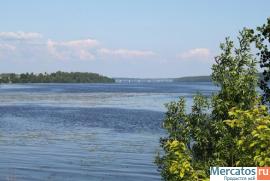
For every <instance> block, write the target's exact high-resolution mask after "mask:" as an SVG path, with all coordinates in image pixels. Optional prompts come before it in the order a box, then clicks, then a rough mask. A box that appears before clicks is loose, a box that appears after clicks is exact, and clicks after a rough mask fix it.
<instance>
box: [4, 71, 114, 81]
mask: <svg viewBox="0 0 270 181" xmlns="http://www.w3.org/2000/svg"><path fill="white" fill-rule="evenodd" d="M114 82H115V80H114V79H112V78H109V77H106V76H103V75H99V74H96V73H88V72H62V71H57V72H55V73H50V74H48V73H46V72H45V73H39V74H34V73H22V74H16V73H5V74H0V83H114Z"/></svg>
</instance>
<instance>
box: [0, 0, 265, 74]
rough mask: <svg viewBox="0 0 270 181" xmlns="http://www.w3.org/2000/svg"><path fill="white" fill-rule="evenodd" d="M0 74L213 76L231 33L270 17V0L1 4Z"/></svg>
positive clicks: (12, 1) (78, 0) (64, 0)
mask: <svg viewBox="0 0 270 181" xmlns="http://www.w3.org/2000/svg"><path fill="white" fill-rule="evenodd" d="M0 3H1V5H0V17H1V26H0V72H18V73H20V72H45V71H46V72H53V71H57V70H62V71H88V72H97V73H100V74H104V75H108V76H113V77H150V78H153V77H181V76H189V75H207V74H210V73H211V65H212V64H213V62H214V59H213V57H214V56H215V55H217V54H218V53H219V43H220V42H222V41H223V40H224V38H225V37H226V36H231V37H232V38H233V39H235V37H236V36H237V34H238V31H239V30H241V29H242V28H243V27H244V26H246V27H256V26H258V25H261V24H263V23H264V22H266V19H267V17H269V16H270V14H269V12H270V8H269V7H270V1H269V0H260V1H247V0H237V1H235V0H226V1H215V0H204V1H198V0H189V1H184V0H168V1H164V0H134V1H131V0H129V1H127V0H113V1H108V0H95V1H94V0H70V1H67V0H57V1H55V0H46V1H42V2H41V1H36V0H32V1H30V0H25V1H15V0H9V1H0Z"/></svg>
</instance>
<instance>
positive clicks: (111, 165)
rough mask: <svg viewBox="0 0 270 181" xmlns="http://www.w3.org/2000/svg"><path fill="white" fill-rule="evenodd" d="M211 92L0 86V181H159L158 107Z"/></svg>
mask: <svg viewBox="0 0 270 181" xmlns="http://www.w3.org/2000/svg"><path fill="white" fill-rule="evenodd" d="M198 90H202V91H203V92H204V94H206V95H210V94H211V93H212V92H213V91H215V89H214V88H213V87H212V86H211V84H208V83H205V84H198V85H196V84H195V85H194V84H138V85H136V84H126V85H123V84H23V85H19V84H17V85H1V86H0V180H27V181H28V180H59V181H60V180H117V181H118V180H123V181H124V180H160V176H159V173H158V172H157V171H156V169H157V168H156V166H155V165H154V163H153V161H154V156H155V153H156V152H157V151H158V150H159V138H160V137H161V136H162V135H163V134H164V132H163V130H162V129H161V128H160V126H161V123H162V118H163V116H164V115H163V111H164V110H165V109H164V106H163V104H164V103H166V102H169V101H171V100H175V99H177V97H179V96H181V95H182V96H185V97H187V98H188V102H190V100H191V99H190V98H191V97H192V95H193V94H194V93H196V91H198Z"/></svg>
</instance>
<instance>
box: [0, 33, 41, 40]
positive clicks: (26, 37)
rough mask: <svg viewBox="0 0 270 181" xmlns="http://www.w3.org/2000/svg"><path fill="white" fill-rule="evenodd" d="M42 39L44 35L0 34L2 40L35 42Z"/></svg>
mask: <svg viewBox="0 0 270 181" xmlns="http://www.w3.org/2000/svg"><path fill="white" fill-rule="evenodd" d="M40 38H42V35H41V34H40V33H36V32H23V31H18V32H0V39H1V40H35V39H40Z"/></svg>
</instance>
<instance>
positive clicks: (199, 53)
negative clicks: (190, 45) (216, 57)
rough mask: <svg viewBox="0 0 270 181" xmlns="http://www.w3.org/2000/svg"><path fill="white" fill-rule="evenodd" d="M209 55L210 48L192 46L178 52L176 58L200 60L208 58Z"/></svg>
mask: <svg viewBox="0 0 270 181" xmlns="http://www.w3.org/2000/svg"><path fill="white" fill-rule="evenodd" d="M210 55H211V53H210V50H209V49H207V48H194V49H190V50H187V51H185V52H182V53H180V54H178V55H177V58H179V59H182V60H189V59H198V60H201V59H207V58H209V57H210Z"/></svg>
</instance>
